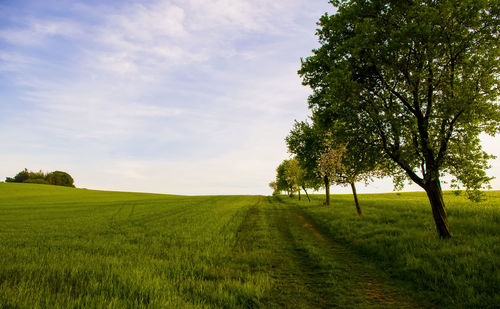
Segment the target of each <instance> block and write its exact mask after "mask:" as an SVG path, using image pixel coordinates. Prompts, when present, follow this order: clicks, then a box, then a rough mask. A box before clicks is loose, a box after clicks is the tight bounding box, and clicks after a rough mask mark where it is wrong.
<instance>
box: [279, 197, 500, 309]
mask: <svg viewBox="0 0 500 309" xmlns="http://www.w3.org/2000/svg"><path fill="white" fill-rule="evenodd" d="M281 201H282V202H283V203H285V204H288V205H289V207H294V206H299V207H298V208H299V210H300V212H301V213H302V215H303V216H304V217H306V218H307V219H308V220H310V221H311V222H314V224H315V226H316V227H317V228H318V229H319V230H320V231H322V232H323V233H324V234H325V235H328V236H329V237H330V238H331V239H333V240H334V241H335V242H336V243H340V244H343V245H345V246H348V247H349V248H350V249H351V250H352V251H355V252H356V253H358V255H360V256H362V257H364V260H365V261H366V262H367V263H371V264H374V265H376V267H378V268H380V269H384V271H385V272H386V273H387V274H388V275H389V276H390V277H391V278H393V279H395V280H399V281H403V282H404V283H403V285H404V286H406V290H412V291H414V292H416V294H417V297H418V298H419V299H421V300H428V301H430V302H431V303H433V304H435V305H436V306H437V307H439V308H498V306H499V304H500V289H499V288H498V287H500V192H488V193H487V200H486V201H484V202H481V203H473V202H470V201H468V200H467V199H465V197H464V196H455V195H454V194H453V193H451V192H447V193H445V202H446V205H447V211H448V216H449V221H450V227H451V229H452V233H453V234H454V237H453V238H452V239H450V240H440V239H438V238H437V237H436V231H435V227H434V222H433V219H432V214H431V209H430V205H429V202H428V200H427V198H426V196H425V193H401V194H394V193H393V194H364V195H361V196H360V202H361V206H362V208H363V217H361V218H360V217H358V215H357V213H356V210H355V207H354V202H353V199H352V196H351V195H334V196H333V199H332V205H331V207H325V206H322V201H323V197H322V196H313V201H312V202H311V203H308V202H306V201H301V202H298V201H297V200H291V199H289V198H286V197H281Z"/></svg>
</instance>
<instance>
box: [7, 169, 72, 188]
mask: <svg viewBox="0 0 500 309" xmlns="http://www.w3.org/2000/svg"><path fill="white" fill-rule="evenodd" d="M5 181H6V182H18V183H38V184H48V185H56V186H65V187H74V186H75V185H74V184H73V183H74V180H73V177H71V175H69V174H68V173H66V172H61V171H54V172H51V173H47V174H46V173H44V172H42V171H39V172H32V171H28V169H24V170H22V171H20V172H19V173H17V174H16V176H14V177H7V178H6V179H5Z"/></svg>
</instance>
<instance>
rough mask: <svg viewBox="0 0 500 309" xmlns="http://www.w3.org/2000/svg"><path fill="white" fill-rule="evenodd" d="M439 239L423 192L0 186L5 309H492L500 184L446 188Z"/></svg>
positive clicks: (498, 263)
mask: <svg viewBox="0 0 500 309" xmlns="http://www.w3.org/2000/svg"><path fill="white" fill-rule="evenodd" d="M445 198H446V201H447V204H448V212H449V220H450V225H451V228H452V232H453V233H454V236H455V237H454V238H452V239H451V240H445V241H443V240H440V239H438V238H437V236H436V233H435V231H434V226H433V221H432V216H431V213H430V207H429V206H428V204H427V201H426V198H425V196H424V195H423V194H421V193H402V194H378V195H361V196H360V202H361V204H362V207H363V208H364V209H363V210H364V215H363V217H362V218H359V217H358V216H357V214H356V212H355V209H354V205H353V203H352V198H351V196H349V195H334V196H333V199H332V206H331V207H328V208H326V207H324V206H322V205H321V204H322V197H321V196H319V195H318V196H313V202H312V203H308V202H306V201H300V202H299V201H297V200H296V199H289V198H287V197H283V196H279V197H264V196H197V197H187V196H174V195H159V194H142V193H124V192H105V191H92V190H84V189H74V188H65V187H57V186H48V185H33V184H6V183H0V261H1V262H0V308H53V307H60V308H104V307H106V308H140V307H149V308H159V307H160V308H161V307H166V308H185V307H186V308H193V307H194V308H252V307H264V308H268V307H288V308H331V307H340V308H389V307H393V308H402V307H406V308H420V307H438V308H443V307H449V308H457V307H458V308H460V307H464V308H471V307H478V308H488V307H491V308H494V307H495V306H497V304H499V303H500V296H499V292H498V287H499V286H500V245H499V243H500V241H499V238H498V235H499V232H500V208H499V207H498V204H499V203H498V202H499V199H500V194H499V193H498V192H494V193H488V200H487V201H486V202H482V203H480V204H473V203H471V202H468V201H466V200H465V198H463V197H456V196H454V195H452V194H446V196H445Z"/></svg>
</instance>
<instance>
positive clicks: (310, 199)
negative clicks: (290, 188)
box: [302, 186, 311, 202]
mask: <svg viewBox="0 0 500 309" xmlns="http://www.w3.org/2000/svg"><path fill="white" fill-rule="evenodd" d="M302 189H304V192H305V193H306V196H307V200H308V201H309V202H310V201H311V199H310V198H309V194H307V191H306V187H304V186H303V187H302Z"/></svg>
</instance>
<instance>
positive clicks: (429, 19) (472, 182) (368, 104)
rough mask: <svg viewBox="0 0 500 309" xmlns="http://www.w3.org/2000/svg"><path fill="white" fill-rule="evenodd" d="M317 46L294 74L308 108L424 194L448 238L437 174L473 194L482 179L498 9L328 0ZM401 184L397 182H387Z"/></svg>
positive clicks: (497, 63) (478, 3) (494, 86)
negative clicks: (307, 93)
mask: <svg viewBox="0 0 500 309" xmlns="http://www.w3.org/2000/svg"><path fill="white" fill-rule="evenodd" d="M331 3H332V4H334V5H335V6H336V7H337V9H338V10H337V13H336V14H334V15H331V16H330V15H328V14H325V15H324V16H322V17H321V19H320V22H319V26H320V28H319V29H318V32H317V35H318V36H319V40H320V43H321V44H322V45H321V47H320V48H318V49H316V50H313V53H314V55H313V56H311V57H308V58H307V59H306V60H305V61H303V62H302V68H301V70H300V71H299V74H301V76H302V77H303V82H304V84H305V85H309V86H310V87H311V88H312V89H313V90H314V93H313V94H312V95H311V97H310V106H311V108H313V110H319V111H323V112H324V111H330V113H331V114H334V115H335V119H336V121H337V122H339V123H343V124H346V126H345V128H346V130H348V132H347V134H346V135H348V136H351V139H352V138H353V137H355V136H358V137H359V136H361V137H362V138H363V139H364V141H363V142H364V143H365V144H366V145H367V146H368V147H372V148H373V149H374V150H373V152H374V153H378V152H380V153H382V154H383V156H384V159H385V160H381V162H385V164H386V168H387V169H389V168H392V167H393V166H396V167H397V170H395V171H394V173H396V174H397V173H398V172H402V173H403V174H404V175H405V177H406V178H407V179H410V180H412V181H413V182H415V183H416V184H418V185H419V186H420V187H422V188H423V189H424V190H425V192H426V193H427V196H428V198H429V201H430V204H431V207H432V213H433V217H434V220H435V223H436V228H437V231H438V234H439V235H440V236H441V237H443V238H448V237H451V233H450V229H449V226H448V220H447V216H446V211H445V205H444V201H443V196H442V191H441V181H440V177H441V176H442V175H443V174H445V173H448V174H451V175H453V176H454V177H455V179H456V181H457V182H458V183H461V184H462V185H463V186H465V188H466V189H467V191H468V192H469V197H471V198H474V197H477V194H475V193H477V192H478V190H479V189H480V188H482V187H483V186H484V185H485V184H487V183H488V181H489V180H490V178H489V177H487V176H486V174H485V172H484V171H485V169H486V168H487V167H488V166H487V161H488V159H489V158H490V156H489V155H488V154H486V153H485V152H484V151H482V149H481V146H480V140H479V134H480V133H482V132H486V133H488V134H491V135H494V134H495V133H497V132H498V130H499V125H498V124H499V121H500V110H499V106H498V104H497V103H496V100H497V98H498V95H499V80H498V76H499V73H500V68H499V67H500V48H499V46H500V44H499V33H500V18H499V10H500V3H499V2H498V1H491V0H460V1H458V0H449V1H446V0H444V1H431V0H428V1H390V0H373V1H368V0H352V1H331ZM395 179H396V181H397V182H399V184H401V179H402V178H401V177H396V178H395Z"/></svg>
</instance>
